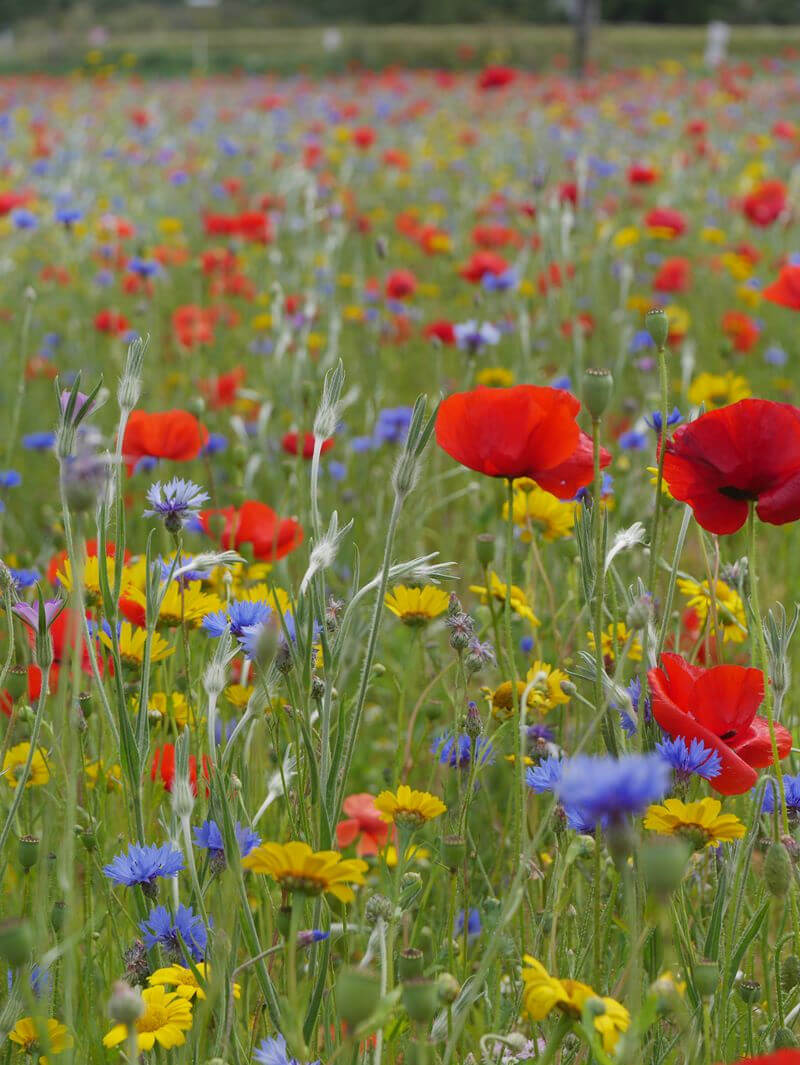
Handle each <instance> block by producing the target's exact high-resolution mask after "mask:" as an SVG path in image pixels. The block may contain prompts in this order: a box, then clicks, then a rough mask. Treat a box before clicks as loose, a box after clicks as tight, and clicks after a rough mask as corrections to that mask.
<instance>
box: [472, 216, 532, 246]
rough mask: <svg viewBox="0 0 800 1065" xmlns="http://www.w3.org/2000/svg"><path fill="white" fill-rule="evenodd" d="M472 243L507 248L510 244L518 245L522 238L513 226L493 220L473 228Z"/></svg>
mask: <svg viewBox="0 0 800 1065" xmlns="http://www.w3.org/2000/svg"><path fill="white" fill-rule="evenodd" d="M472 243H473V244H477V245H478V247H479V248H505V247H507V246H508V245H509V244H510V245H513V246H516V247H518V246H519V245H520V244H521V243H522V240H521V238H520V236H519V234H518V233H517V231H516V230H514V229H512V228H511V226H503V225H500V223H499V222H493V223H491V224H490V225H483V226H475V228H474V229H473V230H472Z"/></svg>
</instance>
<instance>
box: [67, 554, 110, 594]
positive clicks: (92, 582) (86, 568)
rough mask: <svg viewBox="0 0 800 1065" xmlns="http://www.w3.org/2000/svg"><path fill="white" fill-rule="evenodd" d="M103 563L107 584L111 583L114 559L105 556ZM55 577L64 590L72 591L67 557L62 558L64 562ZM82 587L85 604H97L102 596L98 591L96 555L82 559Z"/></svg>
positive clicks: (98, 564) (70, 571) (98, 568)
mask: <svg viewBox="0 0 800 1065" xmlns="http://www.w3.org/2000/svg"><path fill="white" fill-rule="evenodd" d="M105 565H106V573H107V574H108V581H109V584H113V581H114V576H113V574H114V559H113V558H110V557H109V558H106V561H105ZM56 577H57V579H58V582H59V584H60V585H61V586H62V588H64V590H65V591H67V592H71V591H72V564H71V563H70V560H69V559H68V558H65V559H64V564H63V566H62V567H61V569H60V570H58V571H57V572H56ZM83 589H84V597H85V599H86V605H87V606H99V605H100V602H101V598H102V593H101V591H100V559H99V558H97V557H96V556H93V557H91V558H85V559H84V560H83Z"/></svg>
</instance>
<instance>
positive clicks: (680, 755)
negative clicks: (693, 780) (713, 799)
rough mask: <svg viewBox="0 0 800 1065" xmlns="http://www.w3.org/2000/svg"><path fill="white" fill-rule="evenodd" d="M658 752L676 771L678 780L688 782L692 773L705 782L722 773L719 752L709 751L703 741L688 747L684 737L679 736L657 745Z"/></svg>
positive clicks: (695, 741)
mask: <svg viewBox="0 0 800 1065" xmlns="http://www.w3.org/2000/svg"><path fill="white" fill-rule="evenodd" d="M656 750H657V751H658V753H659V754H660V755H661V757H662V758H663V759H664V761H665V762H668V763H669V764H670V765H671V766H672V768H673V769H674V770H675V775H676V776H677V778H678V780H688V779H689V777H690V776H691V775H692V773H694V774H695V775H696V776H698V777H702V778H703V780H713V779H714V777H718V776H719V774H720V773H721V772H722V759H721V758H720V756H719V752H718V751H713V750H709V748H708V747H706V745H705V744H704V743H703V741H702V740H697V739H695V740H692V742H691V743H690V744H689V746H688V747H687V746H686V740H685V739H684V738H683V736H678V737H677V738H676V739H674V740H670V739H666V740H663V741H662V742H661V743H657V744H656Z"/></svg>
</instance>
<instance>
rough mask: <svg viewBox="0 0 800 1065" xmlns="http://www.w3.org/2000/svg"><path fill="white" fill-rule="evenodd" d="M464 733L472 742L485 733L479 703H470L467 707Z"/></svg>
mask: <svg viewBox="0 0 800 1065" xmlns="http://www.w3.org/2000/svg"><path fill="white" fill-rule="evenodd" d="M464 731H465V732H466V734H467V735H468V736H469V738H470V739H471V740H476V739H477V738H478V736H480V734H481V733H482V732H483V722H482V721H481V714H480V710H478V704H477V703H474V702H470V703H469V705H468V706H467V713H466V716H465V718H464Z"/></svg>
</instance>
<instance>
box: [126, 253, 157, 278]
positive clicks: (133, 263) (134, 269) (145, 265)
mask: <svg viewBox="0 0 800 1065" xmlns="http://www.w3.org/2000/svg"><path fill="white" fill-rule="evenodd" d="M128 269H129V270H130V271H131V273H133V274H138V275H139V277H142V278H148V277H155V276H156V274H159V273H161V263H159V262H158V261H157V260H156V259H141V258H139V256H134V258H133V259H129V260H128Z"/></svg>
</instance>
